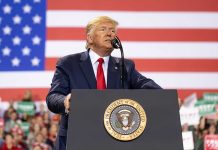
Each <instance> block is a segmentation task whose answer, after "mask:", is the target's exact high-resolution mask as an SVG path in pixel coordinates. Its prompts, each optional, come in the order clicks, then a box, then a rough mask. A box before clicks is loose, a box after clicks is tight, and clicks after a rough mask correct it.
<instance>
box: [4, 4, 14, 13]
mask: <svg viewBox="0 0 218 150" xmlns="http://www.w3.org/2000/svg"><path fill="white" fill-rule="evenodd" d="M11 9H12V8H11V6H9V5H8V4H7V5H5V6H4V7H3V11H4V13H5V14H10V13H11Z"/></svg>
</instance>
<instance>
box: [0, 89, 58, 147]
mask: <svg viewBox="0 0 218 150" xmlns="http://www.w3.org/2000/svg"><path fill="white" fill-rule="evenodd" d="M22 102H32V95H31V91H26V93H25V94H24V98H23V99H22ZM34 108H36V106H34ZM0 119H1V120H2V121H1V125H0V150H51V149H53V146H54V141H55V139H56V134H57V130H58V122H59V116H57V115H54V114H51V113H50V112H49V111H48V109H47V108H46V106H45V105H43V104H41V105H40V108H39V110H38V111H36V109H35V111H34V114H31V115H29V114H26V113H18V111H17V109H16V108H15V107H14V103H10V105H9V107H8V109H7V110H6V111H4V113H3V117H2V118H0ZM23 123H25V124H27V125H28V126H27V128H28V129H27V131H26V130H24V127H23V126H22V124H23Z"/></svg>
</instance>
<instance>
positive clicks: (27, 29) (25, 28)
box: [23, 25, 31, 34]
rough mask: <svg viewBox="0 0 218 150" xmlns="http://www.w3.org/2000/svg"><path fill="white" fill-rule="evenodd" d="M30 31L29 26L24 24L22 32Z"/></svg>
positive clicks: (27, 32)
mask: <svg viewBox="0 0 218 150" xmlns="http://www.w3.org/2000/svg"><path fill="white" fill-rule="evenodd" d="M30 32H31V27H30V26H28V25H25V26H24V27H23V34H30Z"/></svg>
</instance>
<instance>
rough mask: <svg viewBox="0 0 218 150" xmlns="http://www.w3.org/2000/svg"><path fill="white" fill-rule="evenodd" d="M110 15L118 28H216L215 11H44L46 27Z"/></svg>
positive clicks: (83, 22)
mask: <svg viewBox="0 0 218 150" xmlns="http://www.w3.org/2000/svg"><path fill="white" fill-rule="evenodd" d="M102 15H106V16H110V17H112V18H114V19H115V20H118V21H119V27H120V28H169V29H176V28H180V29H181V28H189V29H218V19H217V18H218V12H191V11H190V12H178V11H176V12H172V11H169V12H166V11H163V12H154V11H151V12H148V11H146V12H144V11H139V12H135V11H91V10H90V11H83V10H82V11H80V10H67V11H64V10H59V11H57V10H55V11H53V10H50V11H47V14H46V16H47V26H48V27H85V25H86V24H87V22H88V21H89V20H91V19H92V18H94V17H96V16H102Z"/></svg>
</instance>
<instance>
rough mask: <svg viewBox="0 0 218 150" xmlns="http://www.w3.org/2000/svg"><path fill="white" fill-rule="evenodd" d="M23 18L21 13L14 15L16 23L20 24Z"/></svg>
mask: <svg viewBox="0 0 218 150" xmlns="http://www.w3.org/2000/svg"><path fill="white" fill-rule="evenodd" d="M21 19H22V18H21V17H20V16H19V15H16V16H14V17H13V22H14V24H20V22H21Z"/></svg>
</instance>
